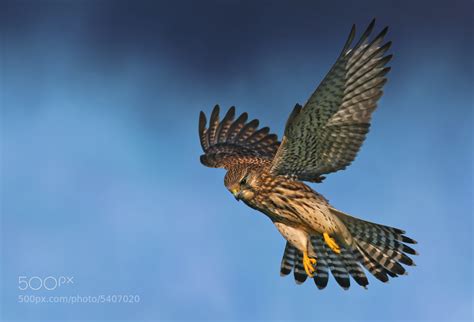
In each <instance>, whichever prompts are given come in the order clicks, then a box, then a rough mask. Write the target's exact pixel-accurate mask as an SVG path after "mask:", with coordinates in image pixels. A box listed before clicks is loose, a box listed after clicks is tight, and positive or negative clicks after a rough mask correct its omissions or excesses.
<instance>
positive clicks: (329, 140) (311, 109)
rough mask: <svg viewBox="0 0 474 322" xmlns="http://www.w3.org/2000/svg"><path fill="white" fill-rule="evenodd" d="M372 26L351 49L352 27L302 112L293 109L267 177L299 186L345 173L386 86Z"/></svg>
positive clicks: (383, 48)
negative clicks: (284, 177)
mask: <svg viewBox="0 0 474 322" xmlns="http://www.w3.org/2000/svg"><path fill="white" fill-rule="evenodd" d="M374 23H375V21H372V22H371V23H370V25H369V26H368V28H367V29H366V31H365V32H364V33H363V34H362V36H361V38H360V40H359V41H358V42H357V43H356V44H355V45H354V46H353V47H351V44H352V41H353V40H354V35H355V26H353V27H352V29H351V32H350V35H349V37H348V39H347V41H346V44H345V46H344V48H343V50H342V52H341V54H340V56H339V58H338V59H337V61H336V63H335V64H334V66H333V67H332V68H331V70H330V71H329V73H328V74H327V75H326V77H325V78H324V80H323V81H322V82H321V84H320V85H319V87H318V88H317V89H316V91H315V92H314V93H313V95H312V96H311V97H310V98H309V100H308V101H307V103H306V104H305V106H304V107H303V108H302V107H301V106H300V105H297V106H296V107H295V109H294V110H293V112H292V113H291V115H290V117H289V119H288V121H287V124H286V128H285V135H284V137H283V139H282V142H281V145H280V147H279V149H278V151H277V154H276V156H275V158H274V160H273V162H272V173H273V174H275V175H289V176H293V177H295V178H297V179H299V180H304V181H316V182H318V181H319V180H320V179H321V175H323V174H326V173H330V172H335V171H338V170H342V169H345V168H346V167H347V166H348V165H349V164H350V163H351V162H352V161H353V160H354V158H355V156H356V154H357V152H358V151H359V149H360V147H361V145H362V143H363V142H364V139H365V136H366V134H367V132H368V131H369V126H370V118H371V114H372V112H373V111H374V110H375V108H376V106H377V101H378V99H379V98H380V97H381V96H382V87H383V85H384V84H385V83H386V78H385V75H386V74H387V72H388V71H389V70H390V68H389V67H385V65H386V64H387V62H388V61H389V60H390V59H391V57H392V56H391V55H385V53H386V52H387V50H388V49H389V47H390V44H391V43H390V42H387V43H385V44H383V42H384V36H385V34H386V33H387V28H385V29H383V30H382V31H381V32H380V33H379V34H378V35H377V36H375V37H374V39H373V40H371V41H369V36H370V34H371V32H372V29H373V27H374Z"/></svg>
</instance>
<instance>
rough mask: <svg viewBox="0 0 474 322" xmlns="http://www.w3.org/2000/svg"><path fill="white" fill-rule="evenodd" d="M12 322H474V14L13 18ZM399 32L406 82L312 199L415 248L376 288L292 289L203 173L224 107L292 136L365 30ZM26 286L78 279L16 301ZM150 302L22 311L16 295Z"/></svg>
mask: <svg viewBox="0 0 474 322" xmlns="http://www.w3.org/2000/svg"><path fill="white" fill-rule="evenodd" d="M1 6H2V8H1V10H0V28H1V29H0V30H1V31H2V60H1V61H2V65H1V66H2V69H1V70H2V71H1V83H0V84H1V86H0V87H1V89H2V90H1V91H0V99H1V173H0V179H1V181H0V182H1V216H2V221H1V245H2V265H1V269H2V278H1V281H0V282H1V287H0V289H1V303H2V317H3V318H4V319H6V320H15V319H18V320H19V319H28V320H41V321H46V320H55V319H56V320H58V319H59V320H74V319H75V320H97V321H99V320H117V319H122V320H129V321H135V320H222V319H227V320H276V319H280V320H304V319H309V320H313V319H314V320H356V321H357V320H374V321H380V320H392V321H401V320H415V321H420V320H428V321H432V320H450V321H451V320H470V319H472V317H473V292H472V291H473V290H472V285H473V279H472V271H473V267H472V262H473V246H472V230H473V223H472V215H473V205H472V192H473V191H472V182H473V181H472V180H473V178H472V171H473V155H472V144H473V142H472V126H473V97H472V88H473V66H472V57H473V56H472V55H473V52H472V30H473V28H472V27H473V26H472V21H473V20H472V18H473V17H472V12H473V10H472V9H473V8H472V2H469V1H438V2H436V1H435V2H433V1H429V2H428V1H417V2H409V1H401V2H400V1H387V2H384V4H380V3H379V2H376V1H364V2H362V3H357V4H355V3H354V4H350V3H349V2H341V1H336V2H335V3H332V4H329V3H327V2H317V1H300V2H297V3H293V2H290V1H288V2H269V1H261V2H258V3H253V2H250V1H249V2H239V1H209V2H199V3H197V2H190V1H178V2H174V3H171V2H151V1H140V2H132V1H129V2H126V1H116V2H113V3H112V2H109V1H94V2H93V1H4V2H2V5H1ZM373 17H376V18H377V20H378V24H377V26H378V28H382V27H383V26H385V25H389V26H390V31H389V35H388V38H389V39H391V40H393V42H394V44H393V46H392V49H391V52H392V53H394V55H395V57H394V59H393V61H392V62H391V64H390V65H391V66H392V68H393V69H392V71H391V73H390V74H389V83H388V84H387V85H386V87H385V95H384V96H383V98H382V99H381V101H380V104H379V109H378V110H377V111H376V112H375V114H374V117H373V124H372V127H371V132H370V134H369V136H368V139H367V140H366V142H365V144H364V146H363V148H362V150H361V151H360V153H359V155H358V157H357V159H356V161H355V162H354V163H353V164H352V165H351V167H349V168H348V169H347V170H346V171H342V172H338V173H335V174H331V175H330V176H328V178H327V179H326V181H325V182H324V183H323V184H321V185H313V188H314V189H316V190H317V191H319V192H320V193H322V194H324V195H325V196H326V197H327V198H328V199H329V200H330V202H331V203H332V204H333V205H334V206H335V207H337V208H339V209H341V210H342V211H345V212H347V213H350V214H353V215H355V216H359V217H362V218H364V219H366V220H371V221H375V222H379V223H384V224H387V225H392V226H395V227H400V228H403V229H405V230H406V231H407V233H408V235H409V236H410V237H413V238H415V239H416V240H418V241H419V244H418V245H417V250H418V251H419V252H420V254H421V255H420V256H418V257H416V258H415V260H416V263H417V267H414V268H410V269H409V275H408V276H406V277H400V278H398V279H394V280H391V282H390V283H389V284H382V283H380V282H378V281H377V280H375V279H373V278H371V279H370V285H369V289H368V290H363V289H361V288H358V287H355V286H354V285H353V286H352V287H351V289H350V290H349V291H343V290H341V289H340V288H339V287H338V286H337V284H336V283H335V281H334V280H330V283H329V285H328V287H327V289H325V290H324V291H319V290H317V289H316V287H315V286H314V283H313V282H312V281H307V282H306V283H305V284H304V285H302V286H297V285H295V283H294V281H293V279H292V277H287V278H281V277H280V276H279V265H280V259H281V256H282V252H283V248H284V244H285V243H284V240H283V238H282V237H281V236H280V235H279V233H278V232H277V230H276V229H275V228H274V226H273V225H272V224H271V222H270V221H269V220H268V219H267V218H266V217H265V216H263V215H262V214H260V213H257V212H255V211H254V210H252V209H250V208H247V207H245V205H243V204H242V203H236V202H235V200H234V199H233V197H232V196H231V195H230V194H229V193H228V192H227V191H226V189H225V188H224V186H223V176H224V171H223V170H216V169H209V168H205V167H203V166H202V165H201V164H200V163H199V155H200V154H201V152H202V151H201V148H200V145H199V140H198V137H197V121H198V113H199V111H200V110H204V111H206V112H209V111H210V110H211V109H212V107H213V106H214V105H215V104H216V103H219V104H221V106H222V107H223V108H227V107H229V106H231V105H235V106H236V107H237V111H240V112H244V111H246V112H248V113H249V114H250V116H251V117H254V118H259V119H260V120H261V124H264V125H268V126H270V127H271V128H272V130H273V131H275V132H276V133H278V134H280V135H281V133H282V130H283V126H284V123H285V121H286V118H287V116H288V114H289V113H290V111H291V109H292V107H293V106H294V104H295V103H297V102H299V103H304V102H305V100H306V99H307V98H308V96H309V94H310V93H311V92H312V91H313V90H314V88H315V87H316V86H317V84H318V83H319V81H320V80H321V79H322V77H324V75H325V73H326V72H327V71H328V69H329V68H330V66H331V64H332V63H333V62H334V60H335V58H336V57H337V55H338V54H339V51H340V49H341V47H342V45H343V44H344V41H345V39H346V36H347V33H348V32H349V29H350V26H351V25H352V23H356V24H357V25H358V27H359V28H358V30H359V31H361V29H363V28H365V26H366V25H367V24H368V23H369V21H370V20H371V19H372V18H373ZM19 276H27V277H33V276H38V277H41V278H45V277H47V276H53V277H59V276H72V277H74V284H73V285H64V286H63V287H62V288H59V289H56V290H54V291H46V290H38V291H32V290H29V291H20V290H18V287H19V282H18V278H19ZM100 294H104V295H107V294H110V295H112V294H126V295H139V297H140V302H139V303H134V304H76V305H72V304H69V305H68V304H44V303H42V304H25V303H18V296H19V295H35V296H51V295H53V296H63V295H81V296H89V295H90V296H95V295H100Z"/></svg>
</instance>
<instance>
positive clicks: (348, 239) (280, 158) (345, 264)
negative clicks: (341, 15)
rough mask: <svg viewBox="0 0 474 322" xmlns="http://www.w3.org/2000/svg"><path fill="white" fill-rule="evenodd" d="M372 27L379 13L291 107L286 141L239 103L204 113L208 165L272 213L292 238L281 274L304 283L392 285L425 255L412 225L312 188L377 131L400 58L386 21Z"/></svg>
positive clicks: (243, 197) (249, 201)
mask: <svg viewBox="0 0 474 322" xmlns="http://www.w3.org/2000/svg"><path fill="white" fill-rule="evenodd" d="M374 26H375V19H374V20H372V21H371V22H370V24H369V25H368V27H367V28H366V29H365V31H364V32H363V33H362V35H361V36H360V37H359V38H358V40H357V42H354V39H355V34H356V27H355V25H352V28H351V30H350V33H349V36H348V38H347V40H346V42H345V44H344V46H343V49H342V51H341V52H340V54H339V56H338V58H337V60H336V62H335V63H334V65H333V66H332V68H331V69H330V70H329V72H328V73H327V75H326V76H325V77H324V79H323V80H322V81H321V83H320V84H319V86H318V87H317V88H316V90H315V91H314V92H313V94H312V95H311V96H310V97H309V99H308V100H307V102H306V103H305V104H304V106H302V105H300V104H296V105H295V107H294V108H293V111H292V112H291V113H290V115H289V117H288V120H287V122H286V125H285V129H284V134H283V136H282V140H281V141H279V140H278V136H277V135H275V134H273V133H270V129H269V128H268V127H259V121H258V120H257V119H253V120H250V121H249V118H248V114H247V113H242V114H240V115H239V116H238V117H236V111H235V107H234V106H232V107H230V108H229V109H228V111H227V112H226V113H225V115H224V117H223V118H222V120H220V116H219V114H220V107H219V105H216V106H215V107H214V109H213V110H212V112H211V114H210V118H209V124H207V118H206V115H205V114H204V112H202V111H201V112H200V115H199V128H198V130H199V139H200V143H201V146H202V149H203V152H204V153H203V154H202V155H201V156H200V162H201V163H202V164H203V165H205V166H207V167H211V168H224V169H225V170H227V172H226V174H225V177H224V185H225V187H226V188H227V189H228V190H229V191H230V193H231V194H232V195H233V196H234V197H235V198H236V199H237V200H238V201H243V202H244V203H245V204H246V205H247V206H249V207H251V208H253V209H255V210H257V211H260V212H261V213H263V214H264V215H266V216H267V217H269V218H270V220H271V221H272V222H273V224H274V225H275V226H276V228H277V229H278V231H279V232H280V234H281V235H282V236H283V237H284V239H285V240H286V245H285V249H284V252H283V258H282V260H281V265H280V275H282V276H286V275H289V274H290V273H291V272H292V271H293V275H294V279H295V281H296V283H297V284H301V283H303V282H305V281H306V279H307V278H312V279H313V280H314V283H315V284H316V286H317V288H319V289H324V288H326V286H327V284H328V280H329V272H331V274H332V275H333V277H334V279H335V280H336V282H337V283H338V284H339V285H340V286H341V287H342V288H343V289H346V290H347V289H349V287H350V283H351V280H354V281H355V282H356V283H357V284H358V285H360V286H361V287H363V288H365V289H367V285H368V284H369V281H368V278H367V275H366V271H368V272H369V273H370V274H372V275H373V276H374V277H375V278H376V279H378V280H380V281H381V282H384V283H385V282H388V281H389V280H390V278H394V277H398V276H400V275H407V270H406V269H405V267H404V266H402V264H403V265H405V266H415V263H414V261H413V259H412V258H411V257H410V256H408V255H418V253H417V251H416V250H415V249H413V248H412V247H411V246H410V244H416V243H417V242H416V241H415V240H414V239H412V238H410V237H408V236H406V232H405V231H404V230H401V229H398V228H394V227H390V226H386V225H381V224H377V223H373V222H369V221H365V220H362V219H359V218H356V217H354V216H351V215H349V214H347V213H344V212H342V211H340V210H338V209H336V208H334V207H333V206H332V205H331V204H330V203H329V202H328V200H327V199H326V198H325V197H323V196H322V195H321V194H319V193H318V192H316V191H315V190H313V189H312V188H311V187H310V186H309V185H308V184H310V183H318V184H319V183H321V182H323V180H324V179H325V175H327V174H329V173H333V172H336V171H339V170H344V169H345V168H346V167H347V166H349V165H350V164H351V163H352V162H353V161H354V159H355V157H356V155H357V153H358V151H359V150H360V147H361V146H362V144H363V142H364V140H365V137H366V135H367V133H368V132H369V127H370V122H371V117H372V113H373V112H374V110H375V109H376V107H377V102H378V100H379V99H380V97H381V96H382V94H383V91H382V90H383V87H384V85H385V83H386V81H387V78H386V75H387V73H388V72H389V71H390V67H388V66H387V63H388V62H389V61H390V60H391V58H392V55H391V54H387V52H388V51H389V49H390V46H391V42H390V41H388V42H386V41H385V40H384V39H385V36H386V34H387V31H388V27H385V28H383V29H382V30H381V31H380V32H379V33H378V34H375V36H373V29H374ZM305 182H307V183H308V184H307V183H305Z"/></svg>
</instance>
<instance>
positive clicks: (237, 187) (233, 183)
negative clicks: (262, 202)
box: [224, 166, 256, 201]
mask: <svg viewBox="0 0 474 322" xmlns="http://www.w3.org/2000/svg"><path fill="white" fill-rule="evenodd" d="M224 185H225V186H226V188H227V189H228V190H229V191H230V193H232V195H234V197H235V199H237V200H244V201H250V200H251V199H253V198H254V196H255V192H256V171H255V170H253V169H252V168H250V167H246V166H242V167H232V168H231V169H229V170H228V171H227V173H226V175H225V177H224Z"/></svg>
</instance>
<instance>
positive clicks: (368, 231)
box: [281, 208, 417, 289]
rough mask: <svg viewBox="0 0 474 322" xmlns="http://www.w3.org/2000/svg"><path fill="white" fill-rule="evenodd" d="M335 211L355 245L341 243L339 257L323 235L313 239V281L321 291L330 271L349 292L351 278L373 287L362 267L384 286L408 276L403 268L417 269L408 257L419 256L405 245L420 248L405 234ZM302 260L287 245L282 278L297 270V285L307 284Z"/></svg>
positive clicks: (294, 249) (298, 252)
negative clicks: (383, 283)
mask: <svg viewBox="0 0 474 322" xmlns="http://www.w3.org/2000/svg"><path fill="white" fill-rule="evenodd" d="M331 211H332V212H333V213H334V215H336V216H337V217H338V218H339V219H340V220H341V221H342V222H343V223H344V224H345V225H346V227H347V228H348V230H349V232H350V233H351V234H352V237H353V243H352V245H349V246H345V245H343V244H342V243H339V245H340V247H341V249H340V250H341V252H340V253H339V254H336V253H334V252H333V251H332V250H331V249H330V248H329V246H328V245H327V244H326V243H325V241H324V238H323V236H322V235H314V236H311V243H312V246H313V249H314V251H315V253H316V260H317V261H316V271H315V274H314V277H313V279H314V282H315V284H316V286H317V287H318V288H319V289H323V288H325V287H326V285H327V283H328V279H329V271H330V272H331V273H332V275H333V276H334V278H335V279H336V281H337V283H338V284H339V285H340V286H341V287H343V288H344V289H348V288H349V287H350V277H352V278H353V279H354V281H355V282H356V283H357V284H359V285H361V286H363V287H366V286H367V285H368V284H369V282H368V280H367V277H366V275H365V272H364V270H363V269H362V267H361V265H362V266H363V267H365V268H366V269H367V270H368V271H369V272H370V273H371V274H372V275H374V276H375V277H376V278H377V279H379V280H380V281H382V282H387V281H388V280H389V278H390V277H397V276H399V275H405V274H406V271H405V268H404V267H403V266H402V265H401V264H404V265H408V266H413V265H415V263H414V262H413V260H412V259H411V258H410V257H408V256H407V255H406V254H411V255H417V252H416V251H415V250H414V249H413V248H411V247H409V246H407V245H405V243H408V244H416V241H414V240H413V239H411V238H409V237H406V236H405V235H404V234H405V232H404V231H403V230H400V229H397V228H393V227H388V226H384V225H379V224H375V223H371V222H368V221H364V220H361V219H357V218H354V217H352V216H349V215H347V214H344V213H342V212H340V211H338V210H336V209H333V208H331ZM302 258H303V256H302V253H301V252H300V251H299V250H298V249H296V248H295V247H294V246H292V245H291V244H290V243H287V245H286V248H285V252H284V254H283V259H282V263H281V275H288V274H289V273H290V272H291V270H292V269H293V270H294V277H295V280H296V282H297V283H298V284H300V283H303V282H304V281H305V280H306V279H307V277H308V276H307V274H306V272H305V270H304V268H303V262H302Z"/></svg>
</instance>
